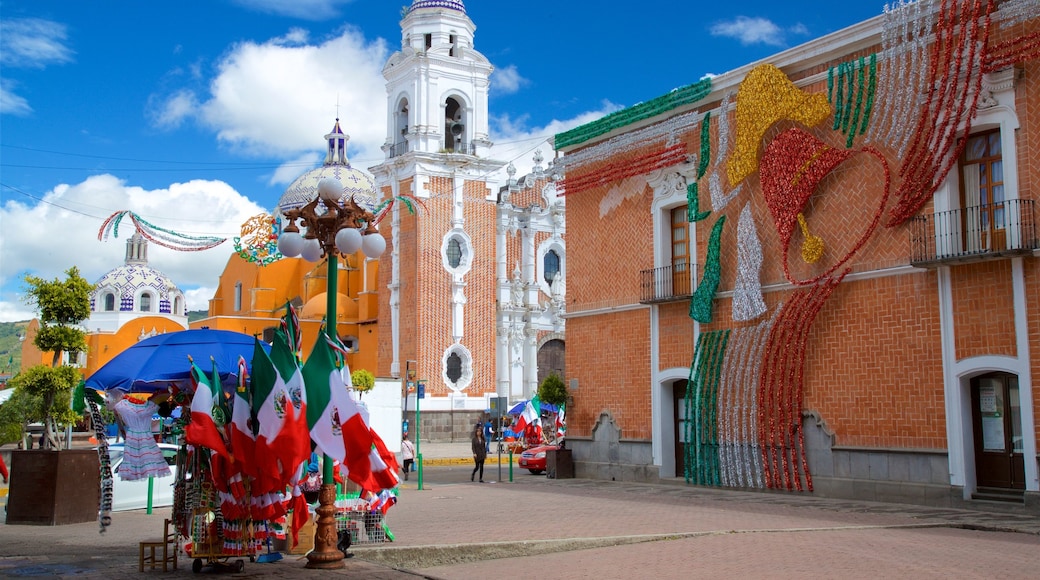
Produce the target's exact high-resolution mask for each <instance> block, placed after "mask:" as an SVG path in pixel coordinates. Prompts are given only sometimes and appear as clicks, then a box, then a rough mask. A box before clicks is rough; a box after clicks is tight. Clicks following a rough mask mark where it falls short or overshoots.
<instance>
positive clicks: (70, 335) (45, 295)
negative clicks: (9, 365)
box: [11, 266, 94, 447]
mask: <svg viewBox="0 0 1040 580" xmlns="http://www.w3.org/2000/svg"><path fill="white" fill-rule="evenodd" d="M65 276H66V277H65V279H64V280H61V279H58V278H55V279H54V280H45V279H43V278H39V277H36V276H30V275H27V276H26V277H25V282H26V284H28V288H27V289H26V295H25V301H26V302H27V303H28V304H30V305H34V306H36V308H37V310H38V311H39V316H40V330H39V332H37V334H36V338H35V339H33V344H34V345H36V347H37V348H39V349H40V350H41V351H44V352H47V351H50V352H53V353H54V358H53V360H52V361H51V366H50V367H48V366H47V365H37V366H35V367H32V368H30V369H29V370H27V371H26V372H24V373H22V374H21V375H19V377H17V379H19V380H17V381H16V380H15V379H12V381H11V382H12V383H14V384H15V386H16V387H17V388H19V389H24V390H25V393H26V395H27V399H26V400H27V401H29V404H28V405H27V408H26V410H25V413H26V421H27V422H32V421H40V422H41V423H43V429H44V434H45V436H44V441H45V443H44V446H45V447H57V443H58V442H57V432H58V426H59V425H68V424H71V423H75V422H76V421H78V420H79V416H78V415H77V414H76V413H75V412H73V411H72V410H71V408H70V405H69V403H70V401H71V398H72V390H73V389H74V388H75V387H76V385H77V384H78V383H79V381H80V380H81V377H80V374H79V371H77V370H76V369H74V368H72V367H65V366H59V363H60V362H61V360H62V355H63V354H65V353H68V355H69V360H75V359H76V358H78V356H79V353H81V352H84V351H86V349H87V341H86V332H84V331H83V329H82V327H81V325H82V323H83V321H84V320H86V319H87V318H88V317H90V292H91V291H92V290H93V289H94V286H93V285H92V284H90V283H89V282H87V281H86V280H85V279H84V278H83V277H82V276H80V275H79V269H78V268H76V267H75V266H73V267H71V268H69V269H68V270H66V271H65Z"/></svg>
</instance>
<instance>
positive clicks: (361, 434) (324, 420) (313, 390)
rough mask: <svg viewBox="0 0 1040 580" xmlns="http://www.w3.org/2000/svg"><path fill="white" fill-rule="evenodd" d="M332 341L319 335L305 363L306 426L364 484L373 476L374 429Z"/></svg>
mask: <svg viewBox="0 0 1040 580" xmlns="http://www.w3.org/2000/svg"><path fill="white" fill-rule="evenodd" d="M330 340H331V339H330V338H329V337H327V336H326V335H325V334H324V333H322V334H320V335H319V336H318V340H317V342H316V343H315V345H314V348H313V349H312V350H311V354H310V357H309V358H308V359H307V362H306V364H304V365H303V383H304V389H305V391H306V393H307V425H308V427H310V433H311V440H312V441H314V443H315V444H316V445H317V447H318V449H319V450H320V451H321V452H322V453H324V454H325V455H328V456H329V457H331V458H332V459H334V460H337V461H339V462H340V463H342V464H343V465H344V466H345V467H346V468H347V470H348V471H349V476H348V477H350V480H351V481H353V482H355V483H357V484H358V485H362V482H364V481H366V480H367V479H368V478H369V477H370V476H371V475H372V468H371V465H370V463H369V452H370V451H371V449H372V432H371V431H370V430H369V428H368V425H366V424H365V421H364V419H363V418H362V417H361V413H360V412H359V410H358V406H357V402H356V401H354V398H353V397H352V396H350V393H349V392H348V391H347V386H348V385H349V384H350V371H349V369H347V368H346V365H342V366H340V365H338V364H337V363H338V362H340V361H337V359H336V358H335V356H334V355H333V352H332V347H331V345H330V344H329V342H330ZM344 377H346V378H345V379H344Z"/></svg>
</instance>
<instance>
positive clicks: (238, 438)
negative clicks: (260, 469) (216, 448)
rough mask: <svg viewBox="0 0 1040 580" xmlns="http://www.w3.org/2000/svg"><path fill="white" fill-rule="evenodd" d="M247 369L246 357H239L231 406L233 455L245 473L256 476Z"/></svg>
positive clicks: (254, 436) (230, 429) (250, 392)
mask: <svg viewBox="0 0 1040 580" xmlns="http://www.w3.org/2000/svg"><path fill="white" fill-rule="evenodd" d="M247 375H248V371H247V370H246V359H245V357H242V356H240V357H238V386H237V388H236V389H235V397H234V403H233V404H232V406H231V424H230V425H229V431H230V439H231V450H230V452H231V456H232V457H233V458H234V460H235V463H236V464H238V466H239V469H240V470H241V471H242V473H243V474H244V475H247V476H252V477H255V476H256V463H255V451H256V434H255V433H254V432H253V421H252V414H253V410H252V408H251V404H250V396H251V394H252V390H251V388H250V384H249V377H248V376H247Z"/></svg>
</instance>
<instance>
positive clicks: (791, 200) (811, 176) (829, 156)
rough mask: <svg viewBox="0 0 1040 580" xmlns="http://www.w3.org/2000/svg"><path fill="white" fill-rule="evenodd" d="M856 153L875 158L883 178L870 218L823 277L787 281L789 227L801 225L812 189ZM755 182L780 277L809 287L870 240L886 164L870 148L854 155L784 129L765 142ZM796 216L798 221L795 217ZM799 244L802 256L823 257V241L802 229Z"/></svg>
mask: <svg viewBox="0 0 1040 580" xmlns="http://www.w3.org/2000/svg"><path fill="white" fill-rule="evenodd" d="M857 153H867V154H869V155H873V156H874V157H875V158H877V160H878V162H879V163H881V168H882V172H883V174H884V193H883V194H882V195H881V196H880V200H879V202H878V207H877V211H876V212H875V213H874V218H873V219H872V221H871V222H870V224H869V225H868V226H867V228H866V230H865V231H864V232H863V234H862V235H861V236H860V238H859V240H858V241H857V242H856V243H855V245H853V246H852V247H851V248H850V249H849V250H848V251H847V252H846V254H845V255H844V256H842V257H841V258H840V259H838V260H837V261H835V262H834V263H833V264H832V265H831V266H830V267H829V268H828V269H827V270H826V271H825V272H823V273H822V274H819V275H817V276H814V277H812V278H809V279H805V280H795V279H794V278H793V277H792V276H791V271H790V266H789V263H788V259H787V256H788V248H789V246H790V242H791V236H792V234H793V232H794V225H795V223H804V219H805V218H804V216H803V215H802V210H803V208H804V207H805V205H806V203H807V202H808V200H809V197H810V196H811V195H812V194H813V192H814V190H815V189H816V187H817V185H819V183H820V182H821V181H822V180H823V179H824V178H825V177H826V176H827V175H829V174H830V173H831V172H832V171H833V170H834V169H835V168H837V166H838V165H840V164H841V163H842V162H844V161H845V160H847V159H849V158H850V157H851V156H852V155H855V154H857ZM759 180H760V181H761V183H762V195H763V196H764V197H765V199H766V205H767V206H769V211H770V213H772V215H773V220H774V222H775V223H776V229H777V232H778V233H779V236H780V246H781V251H782V255H783V262H784V277H786V278H787V280H788V281H789V282H791V283H792V284H797V285H800V286H805V285H809V284H815V283H816V282H818V281H820V280H822V279H823V278H825V277H827V276H830V275H831V274H833V273H834V272H835V271H836V270H837V269H838V268H840V267H841V266H842V265H843V264H845V262H847V261H848V260H849V259H850V258H852V256H853V254H855V253H856V252H857V251H859V249H860V248H861V247H863V244H865V243H867V240H868V239H869V237H870V235H871V234H872V233H873V232H874V230H875V229H876V228H877V226H878V224H879V223H880V221H881V216H882V214H883V212H884V210H885V205H886V204H887V203H888V197H889V182H890V175H889V169H888V162H887V161H886V160H885V157H884V156H883V155H882V154H881V152H880V151H878V150H876V149H874V148H873V147H864V148H863V149H859V150H853V151H849V150H841V149H836V148H833V147H830V146H828V145H827V144H825V143H824V142H823V141H821V140H820V139H818V138H817V137H816V136H814V135H812V134H811V133H809V132H807V131H804V130H802V129H797V128H795V129H788V130H786V131H784V132H783V133H781V134H780V135H778V136H777V137H776V139H774V140H773V141H771V142H770V143H769V145H768V146H766V150H765V152H764V153H763V155H762V161H761V170H760V173H759ZM799 216H801V217H799ZM804 233H805V234H806V236H805V244H806V247H805V248H803V257H806V258H811V259H817V260H818V259H819V255H822V253H823V242H822V240H819V239H818V238H816V237H815V236H812V235H811V234H809V233H808V229H807V228H806V229H805V230H804Z"/></svg>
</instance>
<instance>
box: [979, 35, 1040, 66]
mask: <svg viewBox="0 0 1040 580" xmlns="http://www.w3.org/2000/svg"><path fill="white" fill-rule="evenodd" d="M1034 58H1040V32H1034V33H1032V34H1028V35H1026V36H1019V37H1018V38H1013V39H1011V40H1005V41H1004V42H1001V43H1000V44H998V45H995V46H987V47H986V58H985V59H984V60H983V64H982V72H987V73H988V72H993V71H998V70H1000V69H1002V68H1004V67H1007V66H1011V65H1013V64H1015V63H1019V62H1024V61H1027V60H1030V59H1034Z"/></svg>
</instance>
